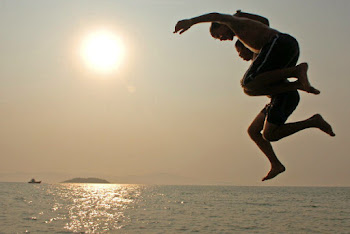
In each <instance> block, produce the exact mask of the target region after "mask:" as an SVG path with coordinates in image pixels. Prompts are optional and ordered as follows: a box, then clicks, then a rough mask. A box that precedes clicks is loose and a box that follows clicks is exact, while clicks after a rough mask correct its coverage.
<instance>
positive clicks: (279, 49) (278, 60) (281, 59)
mask: <svg viewBox="0 0 350 234" xmlns="http://www.w3.org/2000/svg"><path fill="white" fill-rule="evenodd" d="M298 58H299V45H298V42H297V40H296V39H295V38H294V37H292V36H290V35H288V34H284V33H279V34H277V35H276V36H275V37H274V38H272V40H271V41H270V42H269V43H267V44H266V45H265V46H264V47H263V48H262V49H261V51H260V53H259V54H258V56H257V57H256V59H255V60H254V61H253V63H252V64H251V65H250V67H249V69H248V71H247V72H246V73H245V74H244V77H243V79H242V80H241V83H242V85H245V84H248V83H249V82H251V81H252V80H254V79H255V77H256V76H257V75H259V74H261V73H264V72H267V71H272V70H277V69H281V68H286V67H293V66H295V65H296V63H297V61H298Z"/></svg>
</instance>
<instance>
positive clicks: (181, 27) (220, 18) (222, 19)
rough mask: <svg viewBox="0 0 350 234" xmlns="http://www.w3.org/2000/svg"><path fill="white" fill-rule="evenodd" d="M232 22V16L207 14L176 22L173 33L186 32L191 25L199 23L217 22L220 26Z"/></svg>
mask: <svg viewBox="0 0 350 234" xmlns="http://www.w3.org/2000/svg"><path fill="white" fill-rule="evenodd" d="M232 20H233V16H232V15H226V14H220V13H209V14H204V15H201V16H197V17H193V18H191V19H184V20H180V21H179V22H177V24H176V26H175V31H174V33H177V32H179V33H180V34H182V33H184V32H185V31H187V30H188V29H189V28H190V27H192V25H195V24H199V23H210V22H218V23H221V24H228V23H229V22H231V21H232Z"/></svg>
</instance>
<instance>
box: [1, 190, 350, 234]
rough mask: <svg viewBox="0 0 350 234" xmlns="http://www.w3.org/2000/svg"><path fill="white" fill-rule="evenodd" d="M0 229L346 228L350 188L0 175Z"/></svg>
mask: <svg viewBox="0 0 350 234" xmlns="http://www.w3.org/2000/svg"><path fill="white" fill-rule="evenodd" d="M0 233H350V188H349V187H265V186H262V187H239V186H173V185H133V184H28V183H0Z"/></svg>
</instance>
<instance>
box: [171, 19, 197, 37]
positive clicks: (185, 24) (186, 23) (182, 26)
mask: <svg viewBox="0 0 350 234" xmlns="http://www.w3.org/2000/svg"><path fill="white" fill-rule="evenodd" d="M192 25H193V24H192V21H191V20H188V19H185V20H180V21H179V22H177V24H176V26H175V31H174V33H177V32H179V31H180V34H182V33H184V32H186V31H187V30H188V29H189V28H190V27H191V26H192Z"/></svg>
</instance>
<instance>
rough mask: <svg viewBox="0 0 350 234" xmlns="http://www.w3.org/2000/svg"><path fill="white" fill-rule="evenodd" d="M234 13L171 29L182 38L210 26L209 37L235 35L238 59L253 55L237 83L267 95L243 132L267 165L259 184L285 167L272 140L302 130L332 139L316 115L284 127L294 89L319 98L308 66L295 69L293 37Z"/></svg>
mask: <svg viewBox="0 0 350 234" xmlns="http://www.w3.org/2000/svg"><path fill="white" fill-rule="evenodd" d="M238 13H240V12H237V13H236V15H233V16H232V15H226V14H219V13H209V14H205V15H202V16H198V17H194V18H191V19H186V20H181V21H179V22H178V23H177V24H176V26H175V31H174V33H177V32H180V34H181V33H183V32H185V31H187V30H188V29H189V28H190V27H191V26H192V25H194V24H198V23H204V22H211V23H212V26H211V28H210V32H211V35H212V36H213V37H214V38H216V39H220V40H233V38H234V36H237V37H238V39H239V41H240V42H242V44H243V45H244V46H243V47H242V48H241V49H242V50H241V51H239V54H240V56H241V57H242V56H243V57H242V58H245V60H250V59H249V52H248V51H244V50H245V49H247V48H248V49H249V50H250V51H251V52H252V53H253V56H254V54H256V55H257V56H256V58H255V59H254V61H253V63H252V65H251V67H250V68H249V69H248V71H247V73H246V74H245V76H244V77H243V79H242V82H241V84H242V87H243V89H244V92H245V93H246V94H248V95H251V96H259V95H271V102H270V104H268V105H267V106H266V107H265V108H264V109H263V110H262V111H261V112H260V113H259V114H258V116H257V117H256V118H255V119H254V121H253V122H252V124H251V125H250V126H249V128H248V134H249V136H250V137H251V138H252V140H253V141H254V142H255V143H256V144H257V145H258V147H259V148H260V149H261V151H262V152H263V153H264V154H265V155H266V156H267V158H268V159H269V161H270V164H271V170H270V171H269V173H268V174H267V175H266V176H265V177H264V178H263V179H262V180H263V181H264V180H268V179H272V178H274V177H275V176H277V175H278V174H280V173H282V172H284V171H285V167H284V166H283V164H282V163H281V162H280V161H279V160H278V158H277V156H276V155H275V153H274V151H273V148H272V145H271V143H270V142H271V141H278V140H280V139H282V138H284V137H286V136H289V135H292V134H294V133H296V132H298V131H301V130H303V129H306V128H318V129H320V130H322V131H323V132H325V133H327V134H328V135H330V136H335V134H334V133H333V131H332V127H331V126H330V125H329V124H328V123H327V122H326V121H325V120H324V119H323V118H322V116H321V115H319V114H316V115H314V116H312V117H311V118H309V119H306V120H303V121H299V122H295V123H288V124H285V122H286V120H287V118H288V117H289V115H290V114H291V113H292V112H293V111H294V110H295V108H296V106H297V105H298V103H299V94H298V92H297V89H299V90H303V91H306V92H309V93H314V94H319V91H318V90H317V89H315V88H313V87H312V86H311V85H310V83H309V81H308V77H307V68H308V67H307V64H306V63H302V64H299V65H297V66H295V65H296V62H297V60H298V57H299V46H298V44H297V42H296V40H295V39H294V38H293V37H291V36H289V35H287V34H282V33H280V32H278V31H277V30H275V29H272V28H270V27H269V26H267V25H266V24H264V22H263V21H261V20H259V21H260V22H257V21H256V19H254V18H252V17H250V19H248V18H246V17H242V15H241V17H240V16H238V15H237V14H238ZM260 19H261V18H260ZM244 53H246V55H244ZM291 77H295V78H297V79H298V80H297V81H295V82H288V81H287V78H291ZM266 87H268V88H266ZM271 87H275V88H272V89H271ZM261 131H262V133H261Z"/></svg>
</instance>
